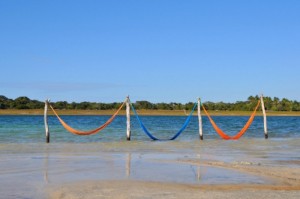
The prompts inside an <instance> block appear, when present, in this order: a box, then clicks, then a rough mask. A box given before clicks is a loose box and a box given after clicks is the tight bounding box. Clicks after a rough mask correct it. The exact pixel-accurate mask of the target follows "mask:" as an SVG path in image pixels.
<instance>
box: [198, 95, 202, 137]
mask: <svg viewBox="0 0 300 199" xmlns="http://www.w3.org/2000/svg"><path fill="white" fill-rule="evenodd" d="M198 121H199V135H200V140H203V133H202V117H201V99H200V98H198Z"/></svg>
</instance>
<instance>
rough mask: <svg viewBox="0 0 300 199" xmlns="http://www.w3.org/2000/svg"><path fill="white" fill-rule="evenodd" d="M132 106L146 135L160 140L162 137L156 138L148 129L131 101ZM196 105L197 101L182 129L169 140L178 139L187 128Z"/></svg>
mask: <svg viewBox="0 0 300 199" xmlns="http://www.w3.org/2000/svg"><path fill="white" fill-rule="evenodd" d="M130 106H131V108H132V110H133V112H134V114H135V115H136V118H137V120H138V121H139V123H140V126H141V128H142V129H143V131H144V132H145V133H146V135H148V136H149V137H150V138H151V139H152V140H160V139H158V138H156V137H155V136H153V135H152V134H151V133H150V132H149V131H148V129H147V128H146V127H145V125H144V124H143V122H142V121H141V119H140V117H139V116H138V114H137V112H136V110H135V109H134V107H133V105H132V104H131V103H130ZM196 106H197V103H195V104H194V106H193V109H192V111H191V113H190V115H189V116H188V117H187V118H186V120H185V122H184V124H183V126H182V127H181V129H179V131H178V132H177V133H176V134H175V135H174V136H173V137H172V138H170V139H169V140H175V139H176V138H177V137H178V136H179V135H180V134H181V133H182V132H183V131H184V130H185V128H186V127H187V126H188V124H189V122H190V120H191V117H192V115H193V112H194V110H195V108H196Z"/></svg>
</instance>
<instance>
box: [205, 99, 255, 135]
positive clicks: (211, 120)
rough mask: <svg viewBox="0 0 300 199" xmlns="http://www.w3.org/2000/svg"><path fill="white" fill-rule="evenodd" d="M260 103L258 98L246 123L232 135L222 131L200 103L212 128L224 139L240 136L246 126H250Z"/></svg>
mask: <svg viewBox="0 0 300 199" xmlns="http://www.w3.org/2000/svg"><path fill="white" fill-rule="evenodd" d="M259 104H260V100H259V101H258V103H257V105H256V107H255V109H254V111H253V113H252V114H251V116H250V118H249V119H248V121H247V123H246V124H245V126H244V127H243V128H242V129H241V130H240V132H238V133H237V134H236V135H234V136H229V135H227V134H226V133H224V131H222V130H221V129H220V128H219V127H218V126H217V125H216V123H215V122H214V120H213V119H212V118H211V116H210V115H209V113H208V112H207V110H206V109H205V107H204V105H203V104H202V107H203V110H204V112H205V114H206V115H207V117H208V119H209V121H210V123H211V125H212V126H213V128H214V129H215V131H216V132H217V133H218V134H219V136H220V137H221V138H223V139H225V140H238V139H239V138H240V137H242V136H243V135H244V134H245V132H246V131H247V130H248V128H249V127H250V125H251V124H252V122H253V120H254V117H255V114H256V111H257V109H258V107H259Z"/></svg>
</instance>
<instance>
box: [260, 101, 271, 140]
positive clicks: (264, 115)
mask: <svg viewBox="0 0 300 199" xmlns="http://www.w3.org/2000/svg"><path fill="white" fill-rule="evenodd" d="M260 101H261V109H262V112H263V117H264V132H265V139H268V137H269V136H268V128H267V115H266V109H265V104H264V97H263V95H261V97H260Z"/></svg>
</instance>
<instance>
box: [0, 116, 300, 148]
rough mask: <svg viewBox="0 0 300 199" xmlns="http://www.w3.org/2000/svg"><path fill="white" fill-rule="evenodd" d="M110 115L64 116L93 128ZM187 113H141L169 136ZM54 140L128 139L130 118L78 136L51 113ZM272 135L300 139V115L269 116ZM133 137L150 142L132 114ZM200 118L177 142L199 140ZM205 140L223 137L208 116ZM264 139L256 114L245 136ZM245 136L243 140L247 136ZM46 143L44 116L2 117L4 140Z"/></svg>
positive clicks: (229, 121)
mask: <svg viewBox="0 0 300 199" xmlns="http://www.w3.org/2000/svg"><path fill="white" fill-rule="evenodd" d="M109 117H110V116H62V118H63V119H64V120H65V121H66V122H67V123H68V124H69V125H70V126H72V127H74V128H76V129H80V130H90V129H93V128H96V127H98V126H100V125H102V124H103V123H104V122H105V121H107V119H108V118H109ZM213 118H214V120H215V122H216V123H217V125H218V126H219V127H220V128H221V129H222V130H224V131H225V132H226V133H228V134H229V135H234V134H235V133H237V132H238V131H239V130H240V129H241V128H242V127H243V125H244V124H245V123H246V121H247V120H248V117H246V116H215V117H213ZM185 119H186V117H185V116H141V120H142V121H143V123H144V124H145V126H146V127H147V128H148V130H149V131H150V132H151V133H152V134H153V135H154V136H156V137H158V138H161V139H168V138H170V137H172V136H173V135H174V134H175V133H176V132H177V131H178V130H179V129H180V128H181V126H182V125H183V123H184V121H185ZM48 122H49V129H50V134H51V142H71V143H72V142H79V143H81V142H82V143H85V142H114V141H123V140H125V139H126V117H125V116H117V117H116V119H115V120H114V121H113V122H112V123H111V124H110V125H109V126H108V127H107V128H106V129H104V130H103V131H100V133H98V134H96V135H91V136H77V135H73V134H71V133H69V132H67V131H66V130H65V129H64V128H63V127H62V126H61V124H60V123H59V121H58V120H57V118H56V117H54V116H49V118H48ZM267 122H268V132H269V138H270V139H272V138H299V137H300V117H288V116H284V117H278V116H276V117H268V118H267ZM131 130H132V132H131V139H132V140H137V141H150V139H149V138H148V137H147V136H146V135H145V134H144V132H143V131H142V129H141V128H140V126H139V124H138V122H137V120H136V118H135V117H133V116H132V117H131ZM198 132H199V130H198V118H197V116H193V117H192V119H191V122H190V123H189V125H188V127H187V128H186V130H185V131H184V132H183V133H182V134H181V135H180V136H179V137H178V138H177V141H191V140H198V139H199V133H198ZM203 135H204V139H220V138H219V136H218V135H217V134H216V132H215V131H214V129H213V128H212V126H211V124H210V123H209V121H208V118H207V117H203ZM246 137H251V138H264V130H263V118H262V117H256V118H255V119H254V121H253V123H252V125H251V127H250V128H249V129H248V131H247V132H246V134H245V135H244V137H243V138H246ZM243 138H242V139H243ZM39 142H45V128H44V118H43V116H0V143H39Z"/></svg>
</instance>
